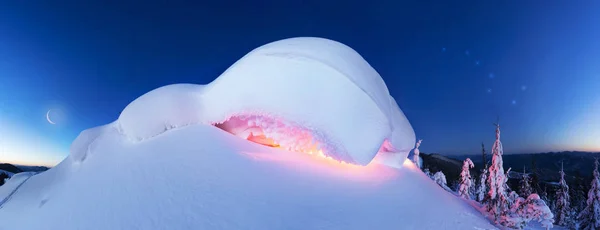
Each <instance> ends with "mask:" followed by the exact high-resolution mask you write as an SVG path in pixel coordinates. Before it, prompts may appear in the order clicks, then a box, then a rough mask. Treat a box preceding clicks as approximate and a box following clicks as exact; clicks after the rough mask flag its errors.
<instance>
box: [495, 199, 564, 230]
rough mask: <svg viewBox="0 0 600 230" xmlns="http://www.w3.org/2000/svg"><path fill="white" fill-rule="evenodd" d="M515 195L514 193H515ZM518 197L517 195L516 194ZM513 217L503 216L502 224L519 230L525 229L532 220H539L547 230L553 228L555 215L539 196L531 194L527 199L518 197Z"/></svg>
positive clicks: (513, 209) (513, 207)
mask: <svg viewBox="0 0 600 230" xmlns="http://www.w3.org/2000/svg"><path fill="white" fill-rule="evenodd" d="M513 193H514V192H513ZM514 194H515V195H516V193H514ZM510 213H511V215H506V216H502V217H501V218H500V221H499V222H500V224H502V225H504V226H506V227H511V228H517V229H523V228H525V227H526V226H527V224H528V223H529V222H530V221H532V220H537V221H538V222H540V223H541V224H542V226H543V227H545V228H546V229H549V228H552V227H553V225H552V223H553V222H554V219H553V218H554V214H552V212H551V211H550V208H548V205H546V203H545V202H544V201H543V200H542V199H540V196H538V194H535V193H533V194H531V195H530V196H529V197H527V199H523V198H521V197H517V199H516V200H515V203H514V204H513V205H512V207H511V209H510Z"/></svg>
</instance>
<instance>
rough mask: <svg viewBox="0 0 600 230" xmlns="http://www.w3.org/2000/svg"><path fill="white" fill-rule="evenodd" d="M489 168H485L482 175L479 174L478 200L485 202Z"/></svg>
mask: <svg viewBox="0 0 600 230" xmlns="http://www.w3.org/2000/svg"><path fill="white" fill-rule="evenodd" d="M487 173H488V171H487V168H483V170H482V172H481V175H479V187H477V192H476V193H477V201H479V202H480V203H483V202H484V199H485V197H486V196H485V195H486V193H487V192H488V187H487V184H486V180H487Z"/></svg>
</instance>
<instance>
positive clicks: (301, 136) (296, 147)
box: [214, 115, 330, 158]
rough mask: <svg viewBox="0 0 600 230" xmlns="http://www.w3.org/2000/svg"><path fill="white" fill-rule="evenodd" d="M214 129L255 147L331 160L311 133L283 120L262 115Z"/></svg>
mask: <svg viewBox="0 0 600 230" xmlns="http://www.w3.org/2000/svg"><path fill="white" fill-rule="evenodd" d="M214 126H216V127H217V128H220V129H222V130H224V131H226V132H228V133H231V134H233V135H235V136H238V137H240V138H243V139H245V140H248V141H251V142H254V143H257V144H261V145H265V146H269V147H274V148H282V149H285V150H288V151H293V152H302V153H308V154H316V155H318V156H321V157H326V158H330V157H328V156H326V154H324V153H323V150H324V149H327V146H325V145H324V144H323V142H322V141H320V139H319V138H317V137H316V136H317V135H314V132H312V131H310V130H308V129H306V128H303V127H301V126H299V125H294V124H291V123H289V122H286V121H284V120H280V119H275V118H272V117H269V116H261V115H249V116H244V115H237V116H232V117H230V118H229V119H227V120H226V121H224V122H221V123H216V124H214Z"/></svg>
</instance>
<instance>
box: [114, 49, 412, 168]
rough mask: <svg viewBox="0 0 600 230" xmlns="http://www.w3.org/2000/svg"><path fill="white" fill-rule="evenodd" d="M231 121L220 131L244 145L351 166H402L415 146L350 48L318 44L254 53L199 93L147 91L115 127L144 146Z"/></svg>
mask: <svg viewBox="0 0 600 230" xmlns="http://www.w3.org/2000/svg"><path fill="white" fill-rule="evenodd" d="M231 118H235V119H234V120H235V122H236V127H231V125H229V127H230V128H233V129H232V130H227V131H230V132H231V131H234V130H239V131H241V132H242V133H243V135H245V136H244V138H246V139H247V136H248V135H249V133H250V131H254V132H252V133H253V135H254V136H262V139H269V141H270V142H274V144H276V145H278V146H280V147H283V148H286V149H289V150H295V151H305V152H319V151H321V152H323V153H324V154H325V155H327V156H329V157H332V158H334V159H336V160H339V161H345V162H348V163H353V164H359V165H366V164H368V163H369V162H371V160H373V158H374V157H375V155H376V154H377V153H378V152H388V153H390V152H392V153H395V154H399V155H400V156H403V157H399V158H405V157H406V155H408V152H409V151H410V150H411V149H412V146H413V143H414V140H415V134H414V132H413V129H412V127H411V125H410V123H408V121H407V119H406V117H404V114H403V113H402V111H401V110H400V108H399V107H398V105H397V104H396V102H395V100H394V99H393V98H392V97H391V96H390V95H389V92H388V90H387V87H386V85H385V83H384V82H383V80H382V79H381V76H379V74H378V73H377V72H376V71H375V70H374V69H373V68H372V67H371V66H370V65H369V64H368V63H367V62H366V61H365V60H364V59H363V58H362V57H361V56H360V55H359V54H358V53H356V52H355V51H354V50H353V49H352V48H350V47H348V46H345V45H343V44H341V43H338V42H335V41H331V40H327V39H322V38H293V39H285V40H281V41H277V42H273V43H270V44H267V45H264V46H261V47H259V48H257V49H255V50H253V51H251V52H250V53H248V54H247V55H246V56H244V57H243V58H241V59H240V60H239V61H237V62H236V63H234V64H233V65H232V66H231V67H230V68H229V69H227V70H226V71H225V72H224V73H223V74H222V75H221V76H219V77H218V78H217V79H216V80H215V81H213V82H211V83H210V84H209V85H207V86H198V85H189V84H181V85H170V86H165V87H162V88H159V89H156V90H154V91H151V92H149V93H147V94H145V95H143V96H142V97H140V98H138V99H137V100H135V101H134V102H132V103H131V104H130V105H129V106H127V108H125V110H124V111H123V113H122V114H121V116H120V117H119V120H118V125H119V126H120V128H121V131H122V133H124V134H125V135H126V136H128V137H129V138H131V139H132V140H145V139H148V138H151V137H153V136H156V135H159V134H160V133H162V132H164V131H165V130H168V129H170V128H174V127H181V126H185V125H189V124H220V123H223V122H227V121H230V120H231ZM262 122H266V123H267V126H270V127H272V128H273V130H265V127H261V123H262ZM252 129H254V130H252ZM245 130H248V132H245V133H244V132H243V131H245ZM235 134H240V133H235ZM256 134H258V135H256ZM240 135H242V134H240ZM299 137H302V138H300V139H302V140H305V141H302V142H299V141H298V139H299ZM382 147H383V148H382ZM380 150H381V151H380ZM400 162H402V161H400Z"/></svg>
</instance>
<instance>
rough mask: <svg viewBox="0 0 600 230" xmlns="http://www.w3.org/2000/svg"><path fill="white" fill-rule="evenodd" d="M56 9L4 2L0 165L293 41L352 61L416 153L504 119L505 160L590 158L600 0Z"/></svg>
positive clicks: (598, 92)
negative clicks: (344, 51)
mask: <svg viewBox="0 0 600 230" xmlns="http://www.w3.org/2000/svg"><path fill="white" fill-rule="evenodd" d="M47 2H54V3H55V4H54V5H50V4H48V3H47ZM58 2H59V1H2V2H0V162H13V163H21V164H45V165H53V164H56V163H57V162H59V161H61V160H62V159H63V158H64V157H66V156H67V154H68V151H69V145H70V143H71V142H72V141H73V140H74V139H75V137H76V136H77V135H78V134H79V132H81V131H82V130H84V129H87V128H92V127H95V126H98V125H103V124H106V123H109V122H112V121H114V120H116V119H117V118H118V116H119V113H120V112H121V111H122V109H123V108H124V107H125V106H126V105H127V104H128V103H129V102H131V101H132V100H134V99H135V98H137V97H138V96H140V95H142V94H144V93H146V92H148V91H150V90H152V89H155V88H157V87H160V86H163V85H167V84H172V83H197V84H206V83H209V82H210V81H212V80H213V79H215V78H216V77H218V76H219V75H220V74H221V73H222V72H223V71H224V70H225V69H226V68H227V67H229V66H230V65H231V64H233V62H235V61H236V60H238V59H239V58H240V57H242V56H243V55H244V54H246V53H247V52H249V51H250V50H252V49H254V48H256V47H258V46H260V45H263V44H266V43H268V42H272V41H276V40H279V39H284V38H289V37H297V36H316V37H325V38H329V39H333V40H337V41H339V42H342V43H344V44H346V45H348V46H350V47H352V48H354V49H355V50H356V51H358V52H359V53H360V54H361V55H362V56H363V57H364V58H365V59H366V60H367V61H368V62H369V63H370V64H371V65H372V66H373V67H374V68H375V69H376V70H377V71H378V72H379V73H380V74H381V76H382V77H383V79H384V80H385V82H386V84H387V86H388V88H389V89H390V93H391V94H392V96H394V97H395V98H396V100H397V102H398V104H399V105H400V108H401V109H402V110H403V111H404V113H405V114H406V116H407V117H408V119H409V121H410V122H411V124H412V125H413V128H414V129H415V132H416V134H417V138H422V139H424V140H423V144H422V146H421V148H420V149H421V151H422V152H440V153H443V154H472V153H477V152H479V148H480V145H481V142H484V143H485V144H486V145H487V146H488V149H489V148H490V147H491V144H492V143H493V140H494V126H493V125H492V123H494V122H495V121H496V119H497V118H498V117H499V118H500V124H501V126H502V141H503V144H504V150H505V152H506V153H525V152H527V153H529V152H545V151H560V150H583V151H600V23H598V22H600V14H599V13H598V12H600V2H598V1H527V2H529V3H518V4H517V2H519V1H511V2H515V4H508V3H505V2H507V1H440V2H433V1H413V2H404V3H398V2H397V1H360V2H358V1H328V2H330V3H323V2H322V1H254V2H252V3H250V1H218V2H219V3H196V4H190V3H175V2H169V3H167V2H168V1H161V2H152V1H143V3H142V1H135V2H132V3H108V2H109V1H106V2H107V3H92V1H69V2H63V3H64V4H58ZM84 2H85V3H84ZM115 2H116V1H115ZM458 2H460V3H458ZM536 2H537V4H536ZM49 109H55V111H59V112H60V111H62V112H63V114H62V115H61V114H58V113H57V114H56V115H54V116H57V118H56V119H59V120H60V122H58V124H56V125H51V124H49V123H48V122H47V121H46V117H45V116H46V112H47V111H48V110H49Z"/></svg>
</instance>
